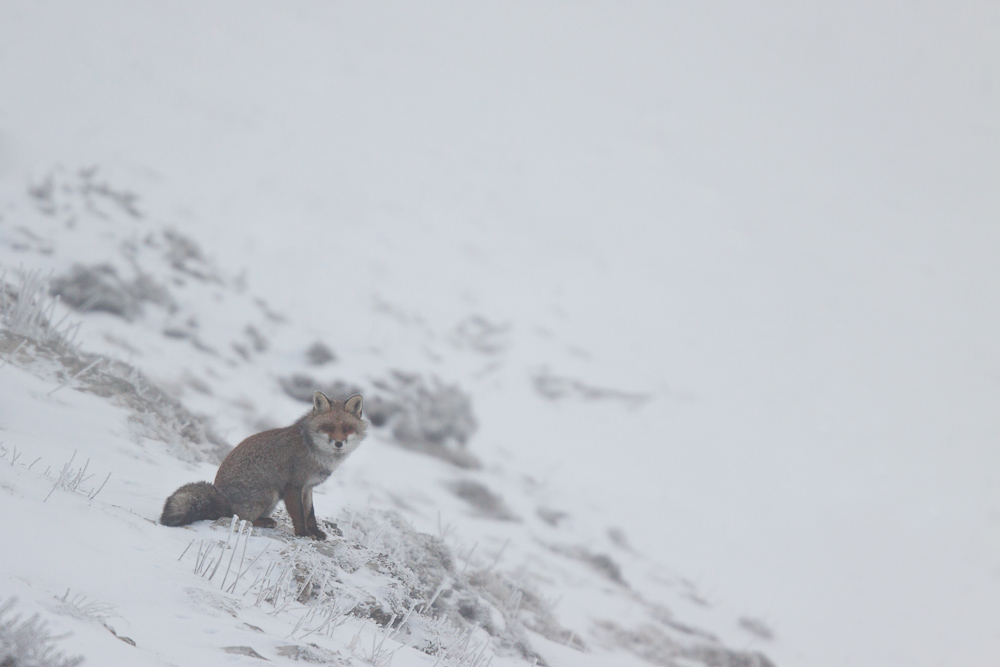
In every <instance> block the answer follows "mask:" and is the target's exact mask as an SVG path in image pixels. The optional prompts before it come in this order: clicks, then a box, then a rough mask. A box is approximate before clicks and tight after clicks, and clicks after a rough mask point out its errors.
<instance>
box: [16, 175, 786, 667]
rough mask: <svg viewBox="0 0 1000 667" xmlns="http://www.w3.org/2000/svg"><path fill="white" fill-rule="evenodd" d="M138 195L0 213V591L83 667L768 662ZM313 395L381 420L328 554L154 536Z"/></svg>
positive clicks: (501, 338) (324, 490) (471, 324)
mask: <svg viewBox="0 0 1000 667" xmlns="http://www.w3.org/2000/svg"><path fill="white" fill-rule="evenodd" d="M137 201H138V198H137V197H136V196H135V195H134V193H128V192H126V191H124V190H122V189H119V188H117V187H115V186H114V185H113V184H111V183H109V182H107V181H104V180H102V175H101V174H100V173H99V172H98V171H97V170H93V169H83V170H78V171H75V172H69V171H66V170H62V169H58V170H55V171H53V172H52V173H51V174H49V175H47V176H46V177H45V179H44V180H43V181H41V182H39V183H36V184H34V185H33V186H32V187H31V188H30V189H27V190H25V191H24V192H23V193H21V194H17V193H14V194H13V195H12V196H9V197H7V198H6V199H5V200H4V202H3V211H4V215H3V225H4V226H3V229H2V235H0V247H2V251H0V252H2V253H3V256H4V265H5V266H15V265H16V266H17V267H18V268H17V270H16V271H11V272H9V274H8V275H7V276H5V278H6V280H7V283H6V287H5V290H6V292H5V300H4V312H5V322H4V324H5V330H4V331H3V334H2V336H3V337H2V340H0V350H2V353H3V357H4V359H5V360H6V361H7V364H6V368H5V369H3V371H4V374H5V377H4V382H3V392H4V395H3V405H4V423H3V429H4V435H5V439H4V444H3V446H2V449H0V456H2V461H3V462H4V463H6V464H8V465H4V466H2V469H3V471H4V472H3V473H2V475H3V477H2V480H3V482H2V483H3V489H4V490H5V495H4V497H5V500H4V505H5V514H6V515H7V516H8V517H9V518H8V522H7V525H6V531H7V535H8V536H9V539H8V541H7V546H6V547H5V549H4V551H3V569H4V572H5V573H7V574H8V576H9V577H10V579H9V580H8V581H7V587H8V588H7V590H6V591H5V592H6V595H7V596H8V597H9V596H11V595H17V597H18V598H19V599H20V600H27V601H30V603H29V607H31V608H41V609H43V611H45V612H48V614H49V615H53V614H54V615H55V616H56V617H57V618H58V617H60V616H61V617H64V618H62V619H60V621H59V622H60V628H68V629H72V630H73V631H74V633H75V634H74V637H75V640H74V641H73V642H72V643H73V644H74V645H75V646H78V647H79V648H80V653H81V654H82V655H84V656H86V657H87V658H88V659H90V661H92V662H93V663H94V664H187V665H191V664H214V663H216V662H217V661H219V660H220V659H221V658H222V657H223V656H224V655H225V654H227V653H228V654H229V655H231V656H243V657H244V658H245V659H258V660H259V659H267V660H271V661H282V660H284V661H286V662H287V661H295V660H305V661H308V662H323V663H329V664H375V665H380V666H387V665H389V664H395V665H422V664H443V665H463V666H469V667H483V666H485V665H486V664H490V663H492V664H496V665H500V664H511V665H514V664H536V663H537V664H607V661H608V660H613V661H616V664H623V665H624V664H641V662H642V661H649V662H652V663H653V664H668V665H669V664H678V665H697V664H703V665H769V664H771V663H770V662H769V661H768V659H767V658H766V657H764V655H763V654H761V653H759V652H757V651H747V650H745V648H746V647H747V646H751V645H761V644H765V643H766V640H767V639H768V638H769V637H770V630H768V628H767V626H766V625H765V624H764V623H763V622H762V621H760V620H757V619H753V618H749V617H743V618H740V617H736V618H731V617H727V615H726V614H725V613H721V612H720V611H719V610H713V609H712V608H711V605H709V604H708V603H707V602H706V600H705V599H704V596H703V595H702V594H701V593H700V592H699V591H698V589H697V587H696V586H695V585H694V584H693V583H691V582H689V581H687V580H685V579H683V578H682V577H680V576H677V575H675V574H671V573H668V572H667V571H664V570H662V569H660V568H658V567H656V566H655V565H654V564H653V563H652V562H650V561H648V560H647V559H646V558H644V557H642V556H641V555H639V554H637V553H636V552H634V551H633V550H632V549H631V548H630V547H629V545H628V539H627V537H626V535H625V534H624V533H623V532H622V531H621V530H620V529H617V528H615V527H608V526H604V525H602V524H601V523H600V522H599V521H595V520H593V519H592V518H589V517H588V516H587V514H585V513H578V512H577V511H572V510H571V509H570V508H567V507H566V505H565V504H564V503H561V502H560V501H561V499H560V498H559V497H558V496H556V495H553V493H552V491H551V490H550V489H547V488H546V484H545V481H544V480H543V479H538V478H537V477H535V476H534V475H533V474H532V471H530V470H529V471H521V470H517V469H513V468H511V467H510V466H509V465H508V464H506V463H504V461H503V460H502V459H493V460H490V459H485V460H484V459H483V458H482V457H480V456H479V455H477V453H476V450H475V448H474V447H473V444H472V443H474V442H475V433H476V430H477V421H476V416H475V412H474V405H475V401H474V396H470V395H469V394H467V393H466V392H465V391H464V390H463V389H461V387H460V386H459V385H457V384H450V383H449V382H447V381H445V380H442V379H440V378H438V377H436V376H425V375H424V374H422V372H421V371H420V370H417V371H413V370H412V369H405V370H403V369H394V370H385V371H383V373H384V375H374V374H373V373H374V372H375V369H377V368H378V366H377V365H376V364H373V363H372V362H371V357H372V356H373V355H372V352H371V351H359V352H354V353H351V352H350V351H345V350H343V349H336V350H335V349H333V347H332V341H324V340H310V338H309V337H307V336H306V335H305V334H304V333H303V332H302V330H301V329H300V328H299V325H297V324H296V322H295V321H294V320H293V319H292V317H291V316H290V314H285V313H283V312H281V311H278V310H275V309H274V308H273V307H272V306H271V305H269V304H267V303H266V302H265V301H263V300H262V299H260V298H259V297H256V296H254V295H253V294H252V293H251V292H249V291H248V289H247V287H246V285H245V284H244V282H245V281H244V280H242V279H240V278H239V277H232V276H229V275H227V274H226V273H225V272H224V271H223V270H221V269H220V268H218V267H217V266H216V265H215V264H214V263H212V262H211V261H210V260H208V259H206V257H205V254H204V253H203V252H202V250H201V249H200V248H199V247H198V246H197V244H195V243H194V242H193V241H192V240H191V239H189V238H187V237H185V236H183V235H182V234H180V233H179V232H177V231H176V230H172V229H169V228H163V227H160V226H159V225H158V224H157V223H156V222H155V220H154V219H153V218H154V216H152V215H150V214H149V213H147V212H143V211H141V210H140V209H139V208H138V205H137ZM50 294H52V295H53V296H50ZM67 306H70V307H73V308H75V309H76V310H75V313H73V312H67V310H66V308H67ZM74 315H75V316H76V317H77V318H82V319H73V318H74ZM449 337H450V339H449V346H450V347H451V348H452V351H451V352H450V354H453V355H455V356H456V357H459V358H463V359H464V362H465V363H466V364H469V365H470V367H471V366H475V365H477V364H485V366H484V370H482V371H481V372H484V373H487V374H489V373H491V372H493V373H495V372H497V371H496V369H493V371H491V370H490V363H493V364H495V363H496V362H495V359H496V358H497V357H498V355H501V354H502V352H503V350H504V347H505V345H506V343H505V328H504V327H502V326H498V325H491V324H490V323H489V322H488V321H486V320H484V319H483V318H481V317H471V318H469V319H468V320H466V321H464V322H462V324H461V325H460V326H459V327H457V328H456V329H455V331H453V332H451V333H450V334H449ZM95 353H96V354H95ZM351 357H353V359H352V358H351ZM361 360H368V363H367V364H366V365H367V366H368V369H369V370H367V372H365V371H362V370H360V368H359V366H361V365H362V364H361V363H360V361H361ZM404 360H405V357H403V356H402V355H399V356H396V355H393V362H394V363H402V362H403V361H404ZM471 377H474V374H473V376H471ZM463 379H468V378H463ZM535 386H536V388H537V389H538V391H539V393H540V394H541V395H542V396H544V397H547V398H548V399H549V400H559V399H561V398H564V397H567V396H574V395H576V394H580V395H581V396H583V397H584V398H585V399H586V400H593V401H607V402H612V403H620V404H622V406H623V408H619V409H635V406H636V405H637V404H640V403H642V402H643V400H644V399H645V397H642V396H639V395H637V394H628V393H624V392H618V391H613V390H605V389H598V388H592V387H588V386H586V385H583V384H582V383H580V382H579V381H572V380H567V379H565V378H559V377H556V376H553V375H551V374H548V373H545V372H539V374H538V375H536V376H535ZM250 388H253V389H252V390H251V389H250ZM316 388H321V389H323V390H325V391H327V392H328V393H329V394H330V395H331V396H337V397H341V398H343V397H346V396H347V395H350V394H351V393H354V392H355V391H362V392H364V394H365V395H366V396H367V403H368V411H367V414H368V416H369V419H370V420H371V421H372V424H373V426H374V434H373V435H372V437H371V438H370V440H369V441H368V442H366V443H365V444H364V452H363V453H360V454H358V455H357V456H356V457H354V458H353V459H351V460H350V463H349V464H348V465H346V466H344V467H343V468H342V469H341V471H340V472H338V474H337V476H336V477H335V478H334V479H333V480H331V481H330V483H328V484H326V485H324V486H323V487H321V489H320V491H319V493H320V494H322V495H321V496H319V499H318V500H317V506H318V507H319V512H318V515H319V516H320V520H321V522H322V523H323V524H324V525H325V526H326V527H327V528H326V529H327V530H328V532H331V533H333V534H337V533H340V536H339V537H335V538H334V539H331V540H328V541H327V542H322V543H320V542H314V541H313V540H308V539H303V538H296V537H294V536H293V535H292V534H291V524H290V522H289V520H288V517H287V514H284V513H280V514H279V521H280V523H281V526H280V527H279V528H278V529H274V530H269V529H263V530H262V529H257V530H251V529H250V527H249V526H246V525H244V524H237V523H235V522H231V521H229V520H220V521H218V522H216V523H215V524H214V525H207V523H208V522H201V523H200V524H196V525H194V526H191V527H188V528H183V529H171V528H166V527H164V526H160V525H158V524H157V523H156V519H157V517H158V513H159V509H160V507H161V505H162V502H163V499H164V498H165V497H166V496H167V495H168V494H169V493H170V492H171V491H172V490H173V489H174V488H175V487H177V486H179V485H180V484H182V483H184V482H187V481H194V480H200V479H211V478H212V477H213V476H214V468H215V465H216V464H217V463H218V462H219V461H220V460H221V458H222V457H223V456H224V455H225V453H226V451H227V450H228V448H227V447H226V445H225V439H224V438H222V437H220V436H219V435H217V430H220V429H221V430H222V432H226V433H232V432H238V433H240V434H241V435H242V434H245V433H250V432H253V431H255V430H259V429H262V428H265V427H266V426H268V425H269V424H271V423H273V424H281V423H282V422H283V421H284V422H290V421H291V420H292V419H293V418H294V417H295V416H296V413H297V412H301V411H302V410H303V409H304V407H305V406H307V405H308V404H309V403H310V401H311V397H312V392H313V391H314V390H315V389H316ZM177 398H180V399H182V401H183V403H178V402H177V400H176V399H177ZM189 410H194V411H195V412H197V413H198V414H201V415H212V418H210V419H206V418H203V417H198V416H196V415H195V413H193V412H190V411H189ZM234 440H235V439H234ZM334 526H336V527H334ZM67 547H70V548H67ZM137 590H141V591H142V593H141V595H139V596H137V595H136V592H137ZM716 627H717V628H718V630H717V629H716ZM720 632H721V634H719V633H720ZM724 637H728V638H729V639H731V640H735V641H736V642H738V645H737V647H736V648H732V647H731V646H730V645H728V644H727V643H726V640H725V639H724ZM179 638H184V639H183V640H179ZM68 643H69V642H68ZM233 659H235V658H233Z"/></svg>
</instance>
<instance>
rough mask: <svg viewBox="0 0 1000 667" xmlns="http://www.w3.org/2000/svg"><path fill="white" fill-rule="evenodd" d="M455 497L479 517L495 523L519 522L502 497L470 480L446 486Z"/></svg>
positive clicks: (483, 485) (462, 480)
mask: <svg viewBox="0 0 1000 667" xmlns="http://www.w3.org/2000/svg"><path fill="white" fill-rule="evenodd" d="M448 488H449V489H450V490H451V492H452V493H454V494H455V495H456V496H458V497H459V498H461V499H462V500H464V501H465V502H467V503H469V504H470V505H471V506H472V507H473V509H475V510H476V513H477V514H479V516H482V517H485V518H487V519H496V520H497V521H520V519H519V518H518V516H517V515H516V514H514V512H513V511H511V509H510V508H509V507H507V504H506V503H505V502H504V501H503V496H501V495H500V494H497V493H494V492H493V491H490V489H489V487H487V486H486V485H485V484H482V483H481V482H477V481H475V480H472V479H461V480H458V481H457V482H452V483H450V484H448Z"/></svg>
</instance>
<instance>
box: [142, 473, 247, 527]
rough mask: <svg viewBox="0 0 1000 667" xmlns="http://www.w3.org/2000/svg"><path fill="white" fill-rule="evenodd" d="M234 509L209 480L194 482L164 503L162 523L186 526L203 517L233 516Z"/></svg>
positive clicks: (178, 490) (175, 492)
mask: <svg viewBox="0 0 1000 667" xmlns="http://www.w3.org/2000/svg"><path fill="white" fill-rule="evenodd" d="M232 515H233V509H232V507H230V505H229V501H228V500H226V498H225V496H223V495H222V494H221V493H219V490H218V489H216V488H215V486H214V485H212V484H210V483H209V482H192V483H191V484H185V485H184V486H182V487H181V488H179V489H177V490H176V491H174V492H173V494H172V495H171V496H170V497H169V498H167V502H165V503H164V504H163V515H162V516H161V517H160V523H162V524H163V525H164V526H186V525H187V524H189V523H193V522H195V521H199V520H201V519H218V518H219V517H223V516H232Z"/></svg>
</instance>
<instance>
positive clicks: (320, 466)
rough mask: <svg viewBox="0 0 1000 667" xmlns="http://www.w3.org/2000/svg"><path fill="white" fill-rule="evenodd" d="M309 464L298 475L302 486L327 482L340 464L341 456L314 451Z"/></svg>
mask: <svg viewBox="0 0 1000 667" xmlns="http://www.w3.org/2000/svg"><path fill="white" fill-rule="evenodd" d="M310 458H311V459H312V460H311V461H310V462H309V465H307V466H304V469H303V470H302V471H301V474H299V475H298V477H299V478H300V479H301V480H302V486H305V487H311V486H316V485H317V484H322V483H323V482H325V481H326V480H327V479H328V478H329V477H330V475H332V474H333V471H334V470H336V468H337V466H338V465H339V464H340V457H338V456H336V455H334V454H327V453H326V452H323V451H318V452H313V455H312V457H310Z"/></svg>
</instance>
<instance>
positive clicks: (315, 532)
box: [302, 487, 326, 540]
mask: <svg viewBox="0 0 1000 667" xmlns="http://www.w3.org/2000/svg"><path fill="white" fill-rule="evenodd" d="M302 506H303V509H304V510H305V512H304V514H305V515H306V530H308V531H309V534H310V535H312V536H313V537H314V538H316V539H317V540H325V539H326V533H324V532H323V531H322V530H320V529H319V525H318V524H317V523H316V506H315V505H313V490H312V487H309V488H308V489H306V490H305V491H303V492H302Z"/></svg>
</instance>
